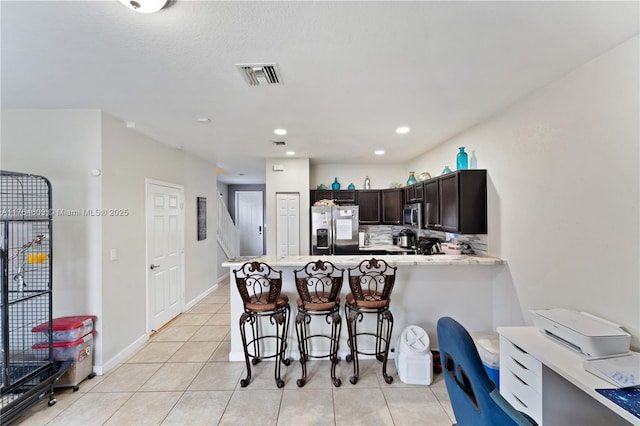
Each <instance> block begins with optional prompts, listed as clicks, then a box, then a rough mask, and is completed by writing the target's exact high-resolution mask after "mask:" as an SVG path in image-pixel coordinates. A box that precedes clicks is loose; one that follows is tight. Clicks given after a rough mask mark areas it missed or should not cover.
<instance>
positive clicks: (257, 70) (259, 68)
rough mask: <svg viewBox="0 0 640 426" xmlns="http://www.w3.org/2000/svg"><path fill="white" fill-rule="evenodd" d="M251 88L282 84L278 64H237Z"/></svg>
mask: <svg viewBox="0 0 640 426" xmlns="http://www.w3.org/2000/svg"><path fill="white" fill-rule="evenodd" d="M236 67H238V69H239V70H240V73H242V76H243V77H244V80H245V81H246V82H247V84H248V85H249V86H260V85H268V84H280V81H281V79H280V74H279V71H278V65H277V64H236Z"/></svg>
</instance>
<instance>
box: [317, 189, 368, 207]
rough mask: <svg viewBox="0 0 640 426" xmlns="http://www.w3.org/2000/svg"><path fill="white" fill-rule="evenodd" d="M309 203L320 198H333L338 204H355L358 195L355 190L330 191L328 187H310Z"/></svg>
mask: <svg viewBox="0 0 640 426" xmlns="http://www.w3.org/2000/svg"><path fill="white" fill-rule="evenodd" d="M310 192H311V196H310V198H311V204H313V203H315V202H316V201H320V200H333V201H334V202H335V203H336V204H338V205H346V204H357V203H358V197H357V192H356V191H355V190H353V191H351V190H340V191H332V190H330V189H312V190H311V191H310Z"/></svg>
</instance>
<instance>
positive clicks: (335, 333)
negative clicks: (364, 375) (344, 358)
mask: <svg viewBox="0 0 640 426" xmlns="http://www.w3.org/2000/svg"><path fill="white" fill-rule="evenodd" d="M341 329H342V319H341V318H340V310H339V309H338V310H336V311H335V312H333V313H332V314H331V340H330V349H329V353H330V354H331V355H330V360H331V381H332V382H333V385H334V386H335V387H340V385H341V384H342V380H340V379H339V378H337V377H336V366H337V365H338V345H339V340H340V331H341Z"/></svg>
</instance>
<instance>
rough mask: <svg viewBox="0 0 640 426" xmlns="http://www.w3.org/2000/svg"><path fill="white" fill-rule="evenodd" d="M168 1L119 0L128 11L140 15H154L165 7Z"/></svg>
mask: <svg viewBox="0 0 640 426" xmlns="http://www.w3.org/2000/svg"><path fill="white" fill-rule="evenodd" d="M167 2H168V0H120V3H122V4H124V5H125V6H127V7H128V8H129V9H132V10H135V11H136V12H140V13H154V12H157V11H159V10H160V9H162V8H163V7H165V6H166V4H167Z"/></svg>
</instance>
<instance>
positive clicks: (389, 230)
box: [360, 225, 489, 255]
mask: <svg viewBox="0 0 640 426" xmlns="http://www.w3.org/2000/svg"><path fill="white" fill-rule="evenodd" d="M405 228H406V227H405V226H400V225H361V226H360V231H361V232H368V233H369V245H372V246H375V245H383V244H392V237H393V236H394V235H398V232H400V231H401V230H403V229H405ZM415 231H416V233H417V234H418V238H420V237H435V238H440V239H441V240H442V241H453V240H455V241H460V242H463V243H467V244H469V245H470V246H471V248H472V249H473V251H474V252H475V253H476V254H484V255H489V247H488V244H487V235H484V234H469V235H460V234H451V233H448V232H440V231H432V230H429V229H416V230H415Z"/></svg>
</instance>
